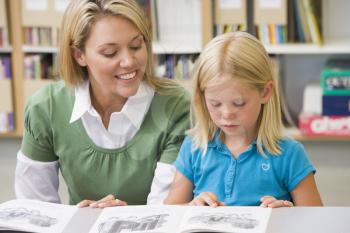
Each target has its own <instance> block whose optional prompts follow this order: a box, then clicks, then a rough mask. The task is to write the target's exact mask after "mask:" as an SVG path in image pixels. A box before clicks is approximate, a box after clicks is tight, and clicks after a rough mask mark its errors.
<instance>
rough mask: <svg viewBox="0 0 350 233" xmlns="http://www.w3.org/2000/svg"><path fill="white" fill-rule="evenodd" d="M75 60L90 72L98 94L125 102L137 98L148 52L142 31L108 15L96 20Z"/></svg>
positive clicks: (120, 18) (124, 20) (94, 88)
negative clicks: (129, 98)
mask: <svg viewBox="0 0 350 233" xmlns="http://www.w3.org/2000/svg"><path fill="white" fill-rule="evenodd" d="M74 56H75V59H76V60H77V62H78V63H79V64H80V65H81V66H86V67H87V69H88V75H89V80H90V83H91V86H92V89H93V90H94V92H95V93H98V94H101V95H104V96H108V97H117V98H118V97H119V98H123V99H126V98H128V97H130V96H132V95H135V94H136V92H137V90H138V87H139V85H140V82H141V81H142V79H143V76H144V73H145V70H146V65H147V49H146V45H145V42H144V39H143V36H142V34H141V33H140V31H139V30H138V29H137V28H136V27H135V25H134V24H132V23H131V22H130V21H128V20H126V19H124V18H122V17H115V16H106V17H102V18H100V19H99V20H98V21H96V22H95V23H94V24H93V26H92V28H91V31H90V34H89V37H88V39H87V41H86V45H85V51H83V52H82V51H80V50H78V49H75V52H74Z"/></svg>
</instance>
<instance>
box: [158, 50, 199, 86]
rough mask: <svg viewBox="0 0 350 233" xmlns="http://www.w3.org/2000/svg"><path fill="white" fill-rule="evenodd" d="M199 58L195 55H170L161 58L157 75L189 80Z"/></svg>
mask: <svg viewBox="0 0 350 233" xmlns="http://www.w3.org/2000/svg"><path fill="white" fill-rule="evenodd" d="M197 56H198V55H195V54H191V55H189V54H181V55H174V54H169V55H164V56H163V57H159V58H158V62H157V63H158V65H157V67H156V74H157V75H158V76H160V77H166V78H169V79H177V80H189V79H190V78H191V70H192V68H193V65H194V62H195V59H196V57H197Z"/></svg>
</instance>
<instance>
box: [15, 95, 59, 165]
mask: <svg viewBox="0 0 350 233" xmlns="http://www.w3.org/2000/svg"><path fill="white" fill-rule="evenodd" d="M40 98H41V100H42V101H36V100H39V99H40ZM47 99H48V98H47V97H46V96H45V95H44V92H43V91H42V92H40V93H38V94H36V95H34V96H33V97H32V98H31V99H30V100H29V101H28V103H27V105H26V108H25V113H24V132H23V140H22V144H21V151H22V152H23V154H25V155H26V156H27V157H29V158H30V159H32V160H36V161H42V162H52V161H55V160H57V159H58V158H57V156H56V155H55V153H54V151H53V140H52V129H51V121H50V109H51V107H50V101H48V100H47Z"/></svg>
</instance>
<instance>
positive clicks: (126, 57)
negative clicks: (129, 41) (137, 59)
mask: <svg viewBox="0 0 350 233" xmlns="http://www.w3.org/2000/svg"><path fill="white" fill-rule="evenodd" d="M120 56H121V57H120V66H121V67H123V68H124V67H130V66H132V64H133V62H134V56H133V53H132V52H131V51H129V50H127V49H126V50H125V51H123V52H122V54H121V55H120Z"/></svg>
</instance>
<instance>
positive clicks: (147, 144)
mask: <svg viewBox="0 0 350 233" xmlns="http://www.w3.org/2000/svg"><path fill="white" fill-rule="evenodd" d="M163 92H165V93H166V92H167V90H163V91H162V94H160V93H159V92H157V91H156V92H155V95H154V97H153V100H152V103H151V106H150V108H149V110H148V113H147V114H146V116H145V119H144V121H143V123H142V125H141V128H140V130H139V131H138V132H137V134H136V135H135V136H134V137H133V138H132V139H131V140H130V141H129V142H128V143H127V144H126V145H125V146H123V147H121V148H118V149H105V148H101V147H99V146H97V145H96V144H94V142H93V141H92V140H91V139H90V138H89V136H88V135H87V133H86V131H85V129H84V126H83V124H82V121H81V120H77V121H75V122H73V123H71V124H70V123H69V121H70V117H71V114H72V110H73V104H74V98H75V97H74V90H73V89H70V88H67V87H66V86H65V85H64V83H63V82H58V83H54V84H50V85H48V86H46V87H45V88H43V89H41V90H40V91H39V92H38V93H37V94H35V95H34V96H33V97H32V98H31V99H30V100H29V102H28V103H27V106H26V109H25V123H24V125H25V127H24V128H25V130H24V135H23V141H22V145H21V151H22V152H23V153H24V154H25V155H26V156H28V157H29V158H31V159H33V160H36V161H43V162H49V161H56V160H58V162H59V166H60V169H61V172H62V175H63V177H64V179H65V181H66V183H67V187H68V191H69V195H70V203H71V204H76V203H78V202H80V201H81V200H83V199H93V200H98V199H100V198H102V197H104V196H106V195H108V194H114V195H116V197H117V198H118V199H120V200H123V201H126V202H128V204H146V200H147V195H148V194H149V192H150V187H151V183H152V180H153V176H154V171H155V168H156V163H157V162H158V161H161V162H164V163H172V162H173V161H174V160H175V159H176V157H177V153H178V151H179V149H180V146H181V143H182V141H183V139H184V133H185V130H186V129H187V128H188V126H189V101H188V96H187V94H186V93H185V91H183V90H181V93H180V94H177V95H174V94H173V95H171V94H170V93H167V94H164V93H163Z"/></svg>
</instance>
